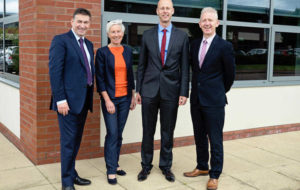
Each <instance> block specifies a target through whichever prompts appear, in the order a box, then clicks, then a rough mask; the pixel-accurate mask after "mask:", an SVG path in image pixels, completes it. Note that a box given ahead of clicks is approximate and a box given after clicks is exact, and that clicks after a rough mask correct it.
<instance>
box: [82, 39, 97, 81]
mask: <svg viewBox="0 0 300 190" xmlns="http://www.w3.org/2000/svg"><path fill="white" fill-rule="evenodd" d="M84 41H85V44H86V47H87V48H88V50H89V54H90V59H91V71H92V74H93V75H94V50H93V48H92V46H91V44H90V43H91V42H90V41H89V40H88V39H86V38H84ZM80 51H81V50H80Z"/></svg>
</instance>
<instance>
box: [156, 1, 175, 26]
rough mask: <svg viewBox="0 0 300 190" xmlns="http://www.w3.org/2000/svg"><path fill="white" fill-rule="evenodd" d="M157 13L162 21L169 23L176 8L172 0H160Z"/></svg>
mask: <svg viewBox="0 0 300 190" xmlns="http://www.w3.org/2000/svg"><path fill="white" fill-rule="evenodd" d="M156 14H157V15H158V16H159V20H160V22H161V23H165V24H168V23H169V22H170V21H171V18H172V15H173V14H174V8H173V4H172V2H171V0H160V1H159V2H158V5H157V8H156Z"/></svg>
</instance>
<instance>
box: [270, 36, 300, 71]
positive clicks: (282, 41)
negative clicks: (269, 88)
mask: <svg viewBox="0 0 300 190" xmlns="http://www.w3.org/2000/svg"><path fill="white" fill-rule="evenodd" d="M273 72H274V73H273V75H274V76H300V34H296V33H284V32H276V33H275V50H274V69H273Z"/></svg>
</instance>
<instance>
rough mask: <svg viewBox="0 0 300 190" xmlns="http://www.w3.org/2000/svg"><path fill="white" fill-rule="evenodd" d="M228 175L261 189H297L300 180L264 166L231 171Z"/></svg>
mask: <svg viewBox="0 0 300 190" xmlns="http://www.w3.org/2000/svg"><path fill="white" fill-rule="evenodd" d="M230 176H232V177H234V178H235V179H238V180H240V181H243V182H244V183H246V184H250V185H251V186H252V187H255V188H257V189H261V190H294V189H295V190H297V189H298V188H299V187H300V181H296V180H293V179H291V178H289V177H286V176H284V175H281V174H279V173H276V172H274V171H271V170H268V169H264V168H261V169H259V170H255V171H248V172H243V173H231V174H230Z"/></svg>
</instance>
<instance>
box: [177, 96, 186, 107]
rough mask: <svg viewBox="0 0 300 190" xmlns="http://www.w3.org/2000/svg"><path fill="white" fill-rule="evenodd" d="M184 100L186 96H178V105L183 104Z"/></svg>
mask: <svg viewBox="0 0 300 190" xmlns="http://www.w3.org/2000/svg"><path fill="white" fill-rule="evenodd" d="M186 100H187V97H184V96H179V102H178V105H180V106H183V105H185V103H186Z"/></svg>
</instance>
